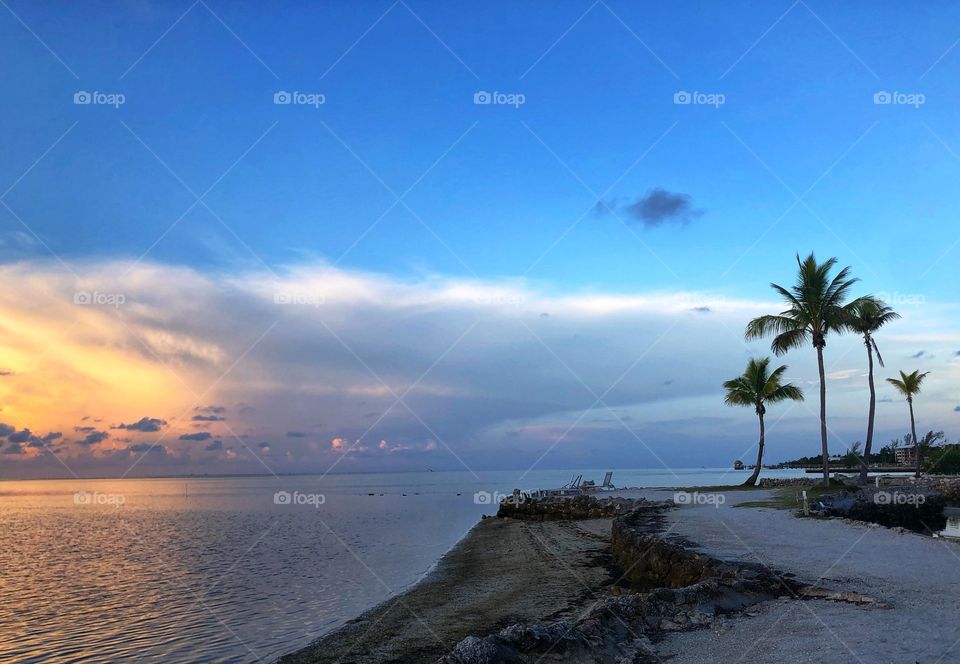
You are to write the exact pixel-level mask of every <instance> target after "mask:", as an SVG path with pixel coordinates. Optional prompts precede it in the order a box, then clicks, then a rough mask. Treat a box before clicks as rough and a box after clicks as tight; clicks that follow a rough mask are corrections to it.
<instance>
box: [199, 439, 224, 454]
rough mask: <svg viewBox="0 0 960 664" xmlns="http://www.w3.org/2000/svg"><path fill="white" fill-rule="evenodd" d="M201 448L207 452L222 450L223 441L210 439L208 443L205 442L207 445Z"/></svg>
mask: <svg viewBox="0 0 960 664" xmlns="http://www.w3.org/2000/svg"><path fill="white" fill-rule="evenodd" d="M203 449H205V450H206V451H207V452H215V451H216V450H222V449H223V441H220V440H214V441H212V442H210V443H207V446H206V447H204V448H203Z"/></svg>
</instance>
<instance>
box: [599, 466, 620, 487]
mask: <svg viewBox="0 0 960 664" xmlns="http://www.w3.org/2000/svg"><path fill="white" fill-rule="evenodd" d="M600 488H601V489H615V488H616V487H615V486H613V471H612V470H608V471H607V474H606V475H604V476H603V484H601V485H600Z"/></svg>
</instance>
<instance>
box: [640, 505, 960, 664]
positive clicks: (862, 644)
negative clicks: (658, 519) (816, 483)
mask: <svg viewBox="0 0 960 664" xmlns="http://www.w3.org/2000/svg"><path fill="white" fill-rule="evenodd" d="M765 495H770V494H769V493H768V492H760V491H751V492H740V491H732V492H728V493H726V494H725V497H726V502H725V503H724V504H723V505H722V506H720V507H713V506H707V505H701V506H683V507H679V508H677V509H675V510H672V511H670V512H669V513H668V514H667V520H668V523H667V532H668V533H671V534H672V535H677V536H680V537H683V538H684V539H686V540H689V542H693V543H695V544H696V546H694V547H693V548H695V549H697V550H700V551H703V552H704V553H707V554H709V555H712V556H714V557H717V558H722V559H725V560H731V561H738V560H739V561H748V562H760V563H763V564H765V565H768V566H770V567H771V568H773V569H778V570H781V571H789V572H792V573H794V574H795V575H796V578H797V579H798V580H801V581H805V582H809V583H816V582H818V581H819V583H820V584H821V585H823V586H825V587H827V588H830V589H831V590H837V591H851V592H858V593H863V594H866V595H870V596H873V597H876V598H878V599H880V600H882V601H883V602H886V603H887V604H889V605H890V607H891V608H889V609H881V608H875V607H868V606H857V605H852V604H840V603H836V602H831V601H826V600H809V601H803V602H797V601H773V602H766V603H763V604H760V605H758V606H757V607H755V611H753V612H755V613H756V614H757V615H755V616H753V617H745V618H736V619H733V620H730V621H724V622H723V623H722V624H721V625H720V628H719V629H718V630H714V631H713V632H686V633H682V634H676V635H674V636H671V637H670V638H669V639H668V640H666V641H665V642H664V643H662V644H660V648H659V649H660V651H661V656H662V657H663V658H664V659H667V658H670V656H671V655H675V656H674V657H672V658H670V659H669V661H670V663H671V664H694V663H696V664H701V663H704V662H723V663H724V664H736V663H737V662H798V663H799V662H817V663H819V662H823V663H824V664H826V663H827V662H830V663H831V664H836V663H841V662H851V663H858V664H886V663H889V664H913V663H914V662H919V663H921V664H947V663H951V664H952V663H955V662H960V544H958V543H956V542H951V541H947V540H942V539H933V538H931V537H926V536H923V535H916V534H912V533H907V534H904V533H900V532H897V531H894V530H889V529H886V528H883V527H879V526H870V525H867V524H858V523H851V522H848V521H844V520H839V519H830V520H822V519H804V518H797V517H796V516H794V515H793V513H792V512H790V511H785V510H776V509H765V508H752V507H746V508H736V507H734V505H736V504H737V503H739V502H742V501H746V500H750V501H756V500H758V499H763V497H764V496H765ZM689 542H688V544H689Z"/></svg>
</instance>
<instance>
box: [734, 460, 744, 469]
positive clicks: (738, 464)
mask: <svg viewBox="0 0 960 664" xmlns="http://www.w3.org/2000/svg"><path fill="white" fill-rule="evenodd" d="M733 469H734V470H745V469H746V466H744V465H743V461H741V460H740V459H737V460H736V461H734V462H733Z"/></svg>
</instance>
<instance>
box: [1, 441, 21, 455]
mask: <svg viewBox="0 0 960 664" xmlns="http://www.w3.org/2000/svg"><path fill="white" fill-rule="evenodd" d="M3 453H4V454H24V449H23V445H21V444H20V443H10V444H9V445H8V446H7V448H6V449H5V450H3Z"/></svg>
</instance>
